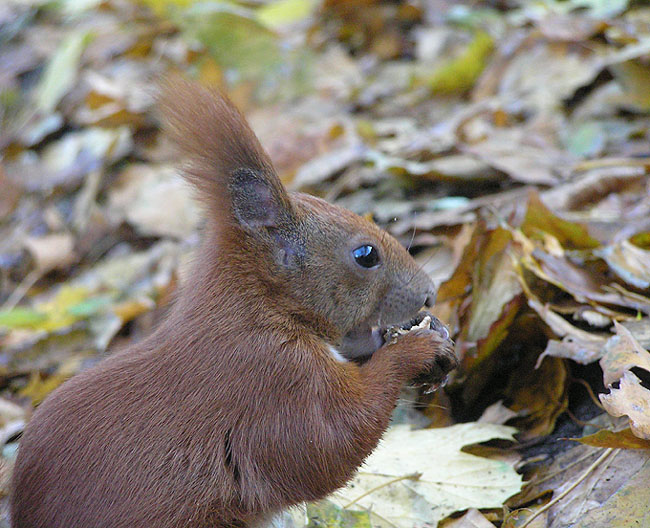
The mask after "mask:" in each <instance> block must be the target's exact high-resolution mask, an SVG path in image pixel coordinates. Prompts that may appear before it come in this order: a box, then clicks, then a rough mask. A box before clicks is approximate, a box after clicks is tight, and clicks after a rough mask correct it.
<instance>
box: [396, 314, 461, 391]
mask: <svg viewBox="0 0 650 528" xmlns="http://www.w3.org/2000/svg"><path fill="white" fill-rule="evenodd" d="M385 339H386V342H387V343H388V348H389V349H391V355H393V357H394V358H395V360H396V361H399V362H400V368H401V369H402V372H403V373H404V374H405V375H406V376H407V379H409V380H414V381H415V383H416V384H417V385H418V386H427V387H428V389H429V391H432V390H435V389H437V388H438V387H440V386H441V385H442V384H444V382H445V381H446V378H447V374H448V373H449V372H450V371H451V370H453V369H454V368H456V367H457V366H458V358H457V357H456V354H455V351H454V343H453V341H452V340H451V339H450V337H449V331H448V330H447V328H446V327H445V326H444V325H443V324H442V323H441V322H440V321H439V320H438V319H437V318H436V317H434V316H433V315H431V314H429V313H426V312H421V313H420V314H418V316H417V317H416V318H415V319H414V320H413V321H410V322H409V323H408V324H406V325H403V326H400V327H392V328H390V329H388V331H387V332H386V335H385Z"/></svg>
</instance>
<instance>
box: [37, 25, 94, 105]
mask: <svg viewBox="0 0 650 528" xmlns="http://www.w3.org/2000/svg"><path fill="white" fill-rule="evenodd" d="M90 38H91V34H90V33H89V32H88V31H83V30H80V31H76V32H73V33H71V34H70V35H68V36H67V37H66V39H65V40H64V41H63V42H62V43H61V45H60V46H59V48H58V49H57V50H56V52H55V54H54V55H53V56H52V58H51V59H50V62H49V63H48V65H47V67H46V69H45V72H44V73H43V76H42V77H41V80H40V82H39V84H38V87H37V88H36V105H37V107H38V108H39V109H40V110H42V111H43V112H46V113H49V112H52V111H53V110H54V109H55V108H56V106H57V105H58V103H59V101H60V100H61V98H62V97H63V96H64V95H65V94H66V93H67V92H68V90H69V89H70V88H72V86H73V85H74V83H75V81H76V78H77V70H78V67H79V59H80V58H81V54H82V53H83V50H84V48H85V47H86V45H87V44H88V42H89V41H90Z"/></svg>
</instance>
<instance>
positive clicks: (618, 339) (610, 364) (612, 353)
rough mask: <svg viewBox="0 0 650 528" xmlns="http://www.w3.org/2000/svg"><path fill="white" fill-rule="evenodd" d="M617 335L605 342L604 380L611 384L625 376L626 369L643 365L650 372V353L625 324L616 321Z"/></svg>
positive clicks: (601, 365)
mask: <svg viewBox="0 0 650 528" xmlns="http://www.w3.org/2000/svg"><path fill="white" fill-rule="evenodd" d="M614 327H615V328H616V334H617V335H615V336H613V337H611V338H609V340H608V341H607V343H606V344H605V355H604V356H603V358H602V359H601V360H600V367H601V368H602V369H603V381H604V383H605V386H609V385H611V384H612V383H614V382H615V381H618V380H619V379H621V377H623V374H624V373H625V371H627V370H630V369H631V368H633V367H641V368H643V369H645V370H647V371H649V372H650V353H648V352H647V351H646V350H644V349H643V348H642V347H641V345H639V343H638V341H637V340H636V339H634V336H633V335H632V334H631V333H630V331H629V330H628V329H627V328H625V327H624V326H623V325H621V324H619V323H617V322H614Z"/></svg>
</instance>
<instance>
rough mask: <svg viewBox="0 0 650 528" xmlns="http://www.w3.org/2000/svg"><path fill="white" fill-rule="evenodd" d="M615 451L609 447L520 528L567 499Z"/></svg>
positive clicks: (524, 527) (522, 527)
mask: <svg viewBox="0 0 650 528" xmlns="http://www.w3.org/2000/svg"><path fill="white" fill-rule="evenodd" d="M612 451H614V448H613V447H608V448H607V449H605V451H604V452H603V454H602V455H600V456H599V457H598V458H597V459H596V460H595V461H594V463H593V464H591V466H589V467H588V468H587V469H586V470H585V472H584V473H583V474H582V475H580V476H579V477H578V479H577V480H576V481H575V482H574V483H573V484H571V486H569V487H568V488H567V489H565V490H564V491H563V492H562V493H560V494H559V495H558V496H557V497H555V498H554V499H553V500H552V501H550V502H549V503H547V504H545V505H544V506H542V507H541V508H540V509H539V510H537V511H536V512H535V513H534V514H533V516H532V517H529V518H528V519H527V520H526V522H525V523H524V524H522V525H521V526H520V528H526V527H527V526H528V525H529V524H530V523H531V522H533V520H535V519H536V518H537V517H539V516H540V515H541V514H542V513H544V512H545V511H547V510H549V509H550V508H552V507H553V506H554V505H555V504H557V503H558V502H560V501H561V500H562V499H563V498H564V497H566V496H567V495H568V494H569V493H571V492H572V491H573V490H574V489H575V488H576V487H577V486H578V484H580V483H581V482H582V481H583V480H585V479H586V478H587V477H588V476H589V474H590V473H591V472H592V471H593V470H594V469H596V468H597V467H598V465H599V464H601V463H602V462H603V460H605V459H606V458H607V457H608V456H609V455H610V454H611V453H612Z"/></svg>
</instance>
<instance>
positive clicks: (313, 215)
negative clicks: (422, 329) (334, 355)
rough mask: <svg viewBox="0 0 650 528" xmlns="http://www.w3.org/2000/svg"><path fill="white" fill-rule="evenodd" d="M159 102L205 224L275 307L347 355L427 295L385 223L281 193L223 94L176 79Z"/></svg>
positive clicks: (368, 347)
mask: <svg viewBox="0 0 650 528" xmlns="http://www.w3.org/2000/svg"><path fill="white" fill-rule="evenodd" d="M162 103H163V107H164V109H165V113H166V116H167V124H168V128H169V130H170V132H171V133H172V136H173V137H174V139H175V140H176V142H177V143H178V144H179V145H180V146H181V148H182V149H183V151H184V153H185V155H186V156H187V165H186V166H185V168H184V171H183V172H184V175H185V177H186V178H187V179H188V180H189V181H190V182H191V183H192V184H193V185H194V186H195V187H196V188H197V190H198V196H199V199H200V200H201V201H202V202H203V203H204V204H205V206H206V211H207V214H208V218H207V222H208V225H209V227H210V229H208V230H207V231H208V233H212V234H213V236H215V237H216V238H217V240H215V241H214V242H215V243H216V244H217V245H218V248H219V252H220V254H221V256H222V257H224V258H226V259H228V258H231V259H234V260H235V261H236V262H237V263H238V266H239V267H240V268H241V270H242V272H243V273H250V274H254V275H255V276H256V277H257V278H258V279H259V284H260V285H263V287H264V289H263V290H261V291H259V292H257V293H258V294H260V295H267V296H272V297H273V298H274V299H275V300H276V301H277V306H278V309H283V310H285V311H286V310H289V311H290V312H291V313H292V314H294V315H296V316H297V317H299V318H300V319H302V320H304V321H307V322H312V323H313V325H314V327H315V328H314V330H315V331H319V332H321V333H324V334H325V337H326V339H328V340H329V341H330V344H332V345H334V346H336V347H337V348H338V349H339V351H341V352H342V353H343V355H344V356H346V357H348V358H350V357H356V356H364V355H368V354H371V353H372V352H374V350H376V349H377V348H378V347H379V346H380V345H381V342H380V341H381V340H380V338H379V337H378V336H379V335H380V332H379V331H378V329H380V328H382V327H386V326H389V325H395V324H399V323H401V322H404V321H407V320H409V319H410V318H412V317H413V316H414V315H415V314H416V313H417V312H418V311H419V310H420V309H421V308H422V306H423V305H424V304H426V303H427V301H428V300H431V299H432V298H433V297H434V294H435V290H434V286H433V283H432V281H431V279H430V278H429V277H428V275H426V274H425V273H424V272H423V271H422V270H421V269H420V268H419V267H418V266H417V265H416V263H415V261H414V260H413V259H412V258H411V256H410V255H409V254H408V252H407V251H406V250H405V249H404V248H403V247H402V245H401V244H400V243H399V242H398V241H397V240H395V239H394V238H393V237H392V236H391V235H389V234H388V233H387V232H386V231H384V230H382V229H380V228H379V227H377V226H376V225H375V224H373V223H372V222H370V221H368V220H366V219H364V218H362V217H360V216H358V215H356V214H354V213H352V212H350V211H347V210H345V209H343V208H341V207H338V206H335V205H332V204H329V203H327V202H326V201H324V200H321V199H319V198H316V197H313V196H309V195H306V194H302V193H288V192H287V191H286V189H285V188H284V186H283V185H282V183H281V182H280V179H279V178H278V176H277V174H276V172H275V170H274V169H273V166H272V164H271V162H270V160H269V158H268V156H267V155H266V153H265V152H264V150H263V149H262V147H261V145H260V144H259V141H258V140H257V138H256V137H255V134H254V133H253V132H252V130H251V129H250V127H249V126H248V124H247V123H246V120H245V119H244V117H243V116H242V115H241V114H240V113H239V111H238V110H237V109H236V108H235V107H234V106H233V105H232V103H231V102H230V101H229V100H228V99H227V98H226V97H225V96H224V95H222V94H219V93H215V92H212V91H210V90H208V89H205V88H202V87H200V86H198V85H194V84H192V83H189V82H185V81H179V80H175V81H174V82H173V83H170V85H169V86H167V88H166V90H165V91H164V96H163V99H162ZM210 242H211V241H210ZM280 307H282V308H280ZM308 324H309V323H308ZM373 329H374V332H373Z"/></svg>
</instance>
